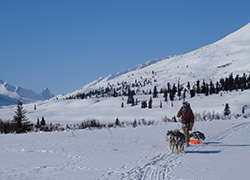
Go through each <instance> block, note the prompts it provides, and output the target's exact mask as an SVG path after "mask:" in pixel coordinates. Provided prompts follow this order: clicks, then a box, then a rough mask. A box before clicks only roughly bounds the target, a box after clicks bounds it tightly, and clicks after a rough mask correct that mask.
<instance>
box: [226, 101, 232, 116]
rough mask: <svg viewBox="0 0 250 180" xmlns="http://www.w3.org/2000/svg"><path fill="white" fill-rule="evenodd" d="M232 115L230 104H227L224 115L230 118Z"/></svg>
mask: <svg viewBox="0 0 250 180" xmlns="http://www.w3.org/2000/svg"><path fill="white" fill-rule="evenodd" d="M230 113H231V111H230V107H229V104H228V103H226V105H225V109H224V115H225V116H228V115H229V114H230Z"/></svg>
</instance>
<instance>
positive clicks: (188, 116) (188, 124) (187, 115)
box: [177, 101, 194, 146]
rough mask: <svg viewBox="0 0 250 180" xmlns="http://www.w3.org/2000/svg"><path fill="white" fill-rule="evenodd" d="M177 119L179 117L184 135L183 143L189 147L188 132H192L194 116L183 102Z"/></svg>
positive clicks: (188, 106) (188, 105) (186, 103)
mask: <svg viewBox="0 0 250 180" xmlns="http://www.w3.org/2000/svg"><path fill="white" fill-rule="evenodd" d="M177 117H181V124H182V130H183V132H184V135H185V143H186V145H187V146H189V140H190V138H189V131H191V130H192V128H193V125H194V114H193V111H192V109H191V107H190V104H189V103H188V102H186V101H184V102H183V103H182V107H181V109H180V110H179V111H178V113H177Z"/></svg>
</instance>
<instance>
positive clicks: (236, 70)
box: [58, 23, 250, 98]
mask: <svg viewBox="0 0 250 180" xmlns="http://www.w3.org/2000/svg"><path fill="white" fill-rule="evenodd" d="M249 72H250V23H249V24H247V25H246V26H244V27H243V28H241V29H239V30H237V31H236V32H234V33H232V34H230V35H228V36H226V37H225V38H223V39H221V40H219V41H217V42H215V43H213V44H210V45H207V46H204V47H201V48H199V49H197V50H194V51H192V52H189V53H187V54H183V55H176V56H172V57H168V58H164V59H159V60H151V61H148V62H146V63H144V64H140V65H138V66H136V67H134V68H131V69H129V70H127V71H124V72H119V73H117V74H114V75H110V76H108V77H105V78H99V79H98V80H95V81H93V82H91V83H89V84H87V85H85V86H83V87H82V88H80V89H78V90H76V91H75V92H73V93H70V94H67V95H65V96H66V97H68V96H71V95H76V94H78V93H87V92H89V91H91V90H95V89H100V88H106V87H108V86H113V87H114V88H117V89H119V88H120V89H122V87H121V86H122V85H124V84H126V85H130V86H131V85H132V84H133V83H134V84H143V83H144V82H145V81H146V82H149V84H150V85H151V86H152V87H153V86H155V85H156V86H157V87H165V86H166V85H167V83H168V82H169V83H177V82H178V81H179V82H180V83H181V84H186V83H187V82H188V81H189V82H190V83H191V84H192V83H194V82H196V81H197V80H205V81H210V80H212V81H219V80H220V78H225V77H228V76H229V74H231V73H233V74H234V75H236V74H239V75H242V74H243V73H246V74H248V73H249ZM137 87H138V86H137ZM152 87H151V89H152ZM140 88H142V87H140ZM146 88H149V87H146ZM65 96H58V97H59V98H64V97H65Z"/></svg>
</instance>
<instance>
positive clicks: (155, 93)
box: [153, 86, 158, 98]
mask: <svg viewBox="0 0 250 180" xmlns="http://www.w3.org/2000/svg"><path fill="white" fill-rule="evenodd" d="M157 94H158V91H157V87H156V86H155V87H154V92H153V98H156V97H157Z"/></svg>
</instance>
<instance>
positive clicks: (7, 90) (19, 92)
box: [0, 80, 54, 106]
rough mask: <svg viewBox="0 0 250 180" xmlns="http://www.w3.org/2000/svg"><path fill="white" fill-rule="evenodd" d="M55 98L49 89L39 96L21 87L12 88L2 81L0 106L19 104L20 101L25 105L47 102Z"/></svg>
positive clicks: (0, 84)
mask: <svg viewBox="0 0 250 180" xmlns="http://www.w3.org/2000/svg"><path fill="white" fill-rule="evenodd" d="M52 97H54V95H53V94H51V92H50V90H49V89H48V88H45V89H44V90H43V91H42V93H40V94H37V93H35V92H34V91H32V90H30V89H25V88H22V87H19V86H12V85H10V84H8V83H7V82H4V81H2V80H0V106H6V105H12V104H17V102H18V100H21V101H22V102H24V103H28V102H32V101H37V100H46V99H49V98H52Z"/></svg>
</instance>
